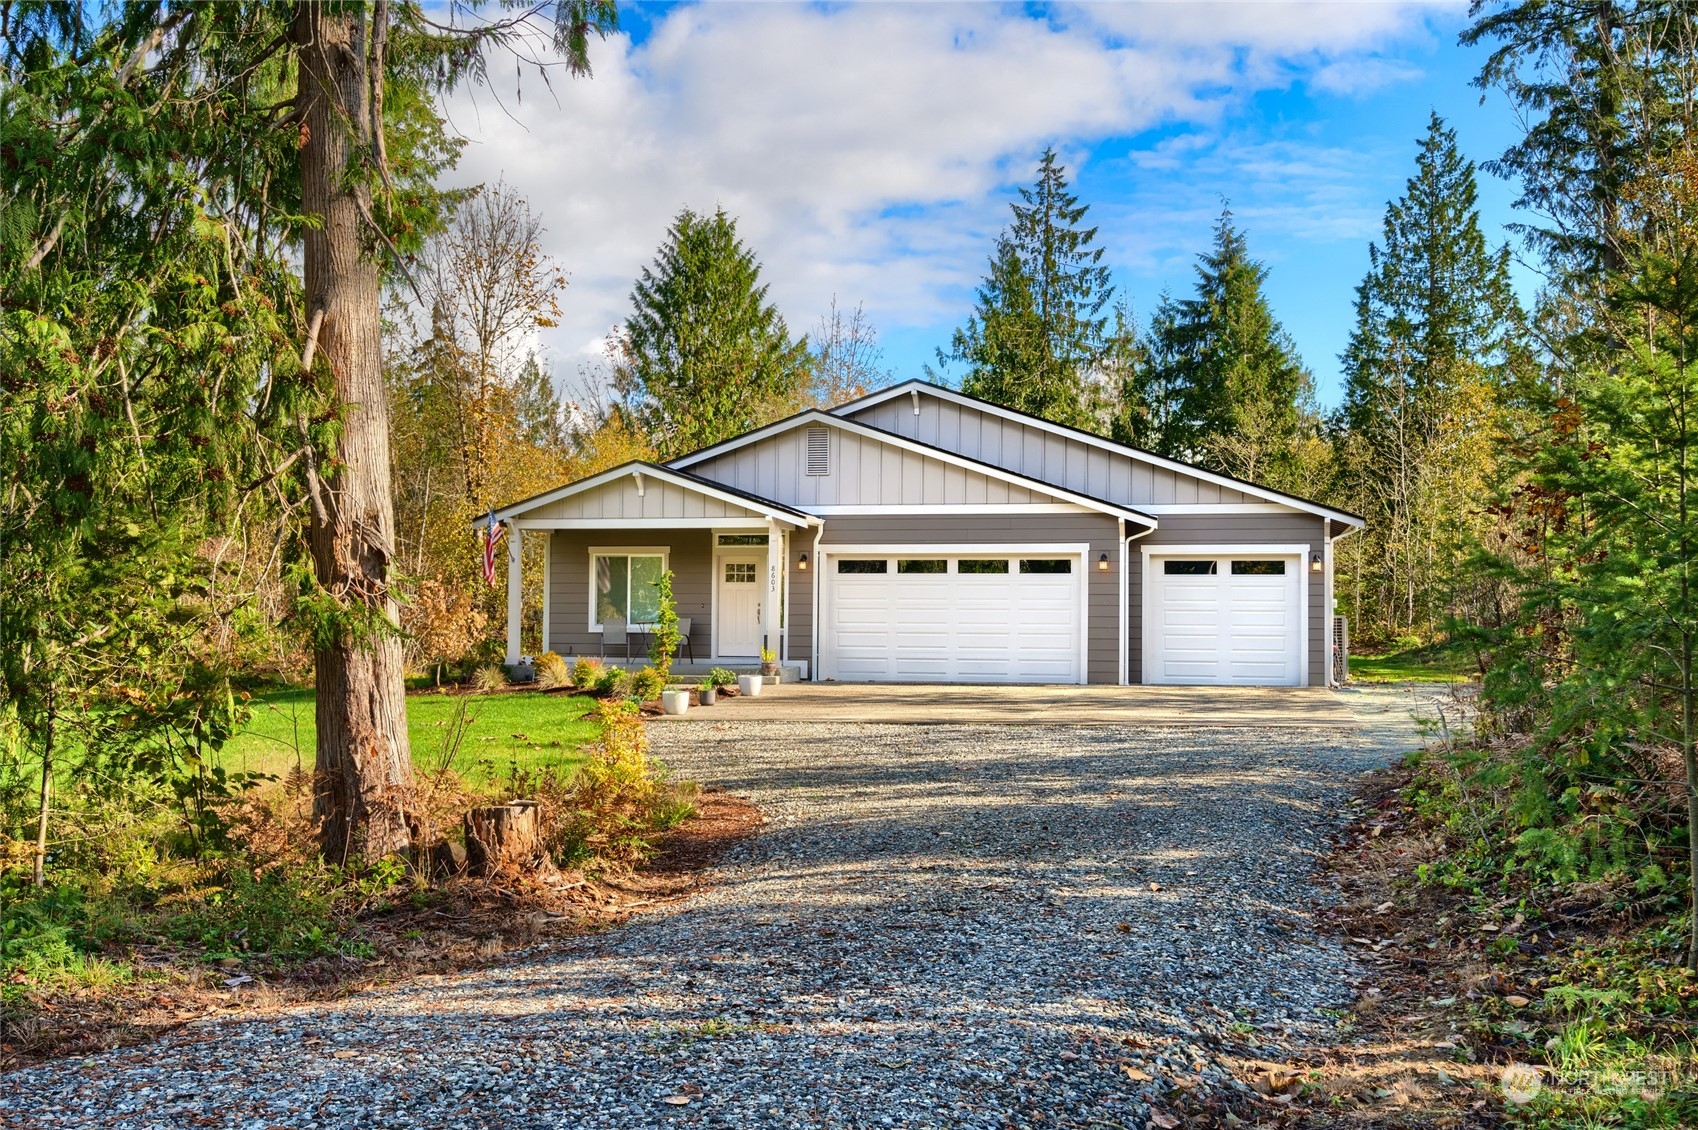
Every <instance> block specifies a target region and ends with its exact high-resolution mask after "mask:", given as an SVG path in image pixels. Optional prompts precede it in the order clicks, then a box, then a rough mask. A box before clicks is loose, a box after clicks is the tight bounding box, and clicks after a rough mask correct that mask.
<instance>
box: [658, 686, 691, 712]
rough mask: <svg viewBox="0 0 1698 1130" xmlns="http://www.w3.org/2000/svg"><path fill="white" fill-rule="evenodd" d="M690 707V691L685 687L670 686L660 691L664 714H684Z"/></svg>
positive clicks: (661, 708)
mask: <svg viewBox="0 0 1698 1130" xmlns="http://www.w3.org/2000/svg"><path fill="white" fill-rule="evenodd" d="M689 709H690V692H689V690H688V689H686V688H684V687H679V688H677V689H675V690H674V689H672V688H668V689H666V690H664V691H661V692H660V710H661V713H662V714H683V713H684V712H685V711H687V710H689Z"/></svg>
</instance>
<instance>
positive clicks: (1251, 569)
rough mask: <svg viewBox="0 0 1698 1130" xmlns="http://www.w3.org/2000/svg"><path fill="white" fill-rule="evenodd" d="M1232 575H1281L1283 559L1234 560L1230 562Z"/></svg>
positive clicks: (1282, 573)
mask: <svg viewBox="0 0 1698 1130" xmlns="http://www.w3.org/2000/svg"><path fill="white" fill-rule="evenodd" d="M1232 575H1233V576H1234V577H1283V576H1285V562H1283V561H1234V562H1233V563H1232Z"/></svg>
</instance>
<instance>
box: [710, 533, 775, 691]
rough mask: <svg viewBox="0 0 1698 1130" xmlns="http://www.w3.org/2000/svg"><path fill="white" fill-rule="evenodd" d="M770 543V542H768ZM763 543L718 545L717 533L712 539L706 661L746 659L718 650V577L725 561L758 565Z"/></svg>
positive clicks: (760, 559)
mask: <svg viewBox="0 0 1698 1130" xmlns="http://www.w3.org/2000/svg"><path fill="white" fill-rule="evenodd" d="M769 544H770V543H769ZM767 548H768V546H765V545H720V544H719V537H718V535H715V536H714V539H713V554H712V557H711V561H712V564H711V565H710V566H709V568H710V569H711V570H712V572H711V575H710V576H709V578H708V582H709V583H708V662H710V663H716V662H718V661H719V660H721V659H725V658H730V659H737V660H744V659H747V658H748V656H746V655H733V656H729V657H727V656H724V655H721V654H720V652H719V578H720V568H721V567H722V566H723V565H724V564H725V562H727V561H752V562H754V563H755V564H756V565H759V564H760V563H761V562H762V561H763V560H764V559H765V558H766V551H767Z"/></svg>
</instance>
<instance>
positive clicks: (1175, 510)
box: [1138, 502, 1302, 514]
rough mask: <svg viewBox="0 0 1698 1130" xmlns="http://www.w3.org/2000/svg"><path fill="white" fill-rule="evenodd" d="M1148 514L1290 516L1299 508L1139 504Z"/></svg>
mask: <svg viewBox="0 0 1698 1130" xmlns="http://www.w3.org/2000/svg"><path fill="white" fill-rule="evenodd" d="M1138 509H1139V510H1142V511H1143V512H1144V513H1146V514H1290V513H1292V512H1293V511H1297V512H1298V513H1302V511H1299V510H1298V508H1297V507H1295V506H1290V505H1287V504H1285V503H1280V502H1153V503H1142V502H1140V503H1139V504H1138Z"/></svg>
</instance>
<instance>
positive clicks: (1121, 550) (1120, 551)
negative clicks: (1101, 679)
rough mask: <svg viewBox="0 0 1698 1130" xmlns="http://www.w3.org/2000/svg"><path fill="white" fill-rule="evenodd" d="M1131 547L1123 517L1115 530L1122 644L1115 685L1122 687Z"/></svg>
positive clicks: (1124, 682) (1124, 670) (1124, 667)
mask: <svg viewBox="0 0 1698 1130" xmlns="http://www.w3.org/2000/svg"><path fill="white" fill-rule="evenodd" d="M1130 549H1131V546H1130V545H1129V544H1128V542H1127V541H1126V519H1124V518H1122V519H1121V520H1120V521H1119V522H1118V523H1116V526H1115V532H1114V554H1115V556H1116V557H1118V558H1120V601H1119V610H1120V611H1119V620H1120V646H1119V647H1117V648H1116V649H1115V650H1116V652H1117V653H1118V655H1117V656H1116V666H1117V668H1118V672H1117V674H1116V675H1115V685H1116V686H1120V687H1124V686H1125V685H1126V555H1127V552H1128V551H1129V550H1130Z"/></svg>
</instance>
